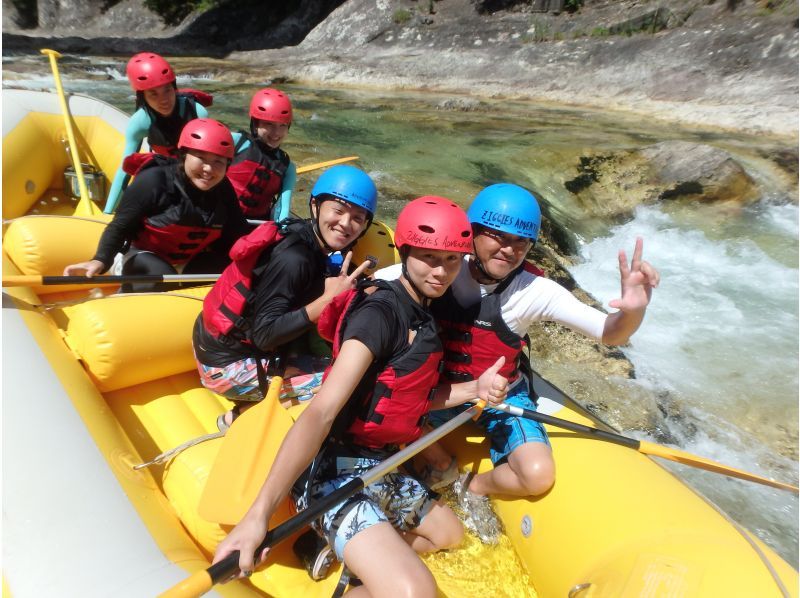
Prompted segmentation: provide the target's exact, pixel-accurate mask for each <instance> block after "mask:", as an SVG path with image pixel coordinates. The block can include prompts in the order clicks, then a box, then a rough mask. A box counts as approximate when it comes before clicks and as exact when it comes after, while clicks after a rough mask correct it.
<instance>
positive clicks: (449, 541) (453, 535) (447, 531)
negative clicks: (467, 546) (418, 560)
mask: <svg viewBox="0 0 800 598" xmlns="http://www.w3.org/2000/svg"><path fill="white" fill-rule="evenodd" d="M463 539H464V525H463V524H462V523H461V520H459V518H458V517H456V515H455V513H452V512H451V517H448V518H447V520H446V522H443V524H442V525H441V526H439V529H438V530H437V533H436V539H435V540H434V542H433V544H434V546H435V550H445V549H446V548H454V547H456V546H458V545H459V544H461V541H462V540H463Z"/></svg>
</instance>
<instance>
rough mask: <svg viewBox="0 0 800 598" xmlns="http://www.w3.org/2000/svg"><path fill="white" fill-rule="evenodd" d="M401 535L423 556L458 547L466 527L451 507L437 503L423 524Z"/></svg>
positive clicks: (423, 520)
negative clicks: (423, 554) (427, 553)
mask: <svg viewBox="0 0 800 598" xmlns="http://www.w3.org/2000/svg"><path fill="white" fill-rule="evenodd" d="M400 535H401V536H402V537H403V539H404V540H405V541H406V542H407V543H408V545H409V546H411V548H413V549H414V551H415V552H417V553H418V554H422V553H426V552H436V551H437V550H444V549H445V548H452V547H454V546H458V545H459V544H461V540H462V539H463V538H464V526H463V525H461V521H460V520H459V519H458V517H456V514H455V513H453V511H452V510H451V509H450V507H448V506H446V505H444V504H442V503H441V502H440V501H437V502H436V504H435V505H434V506H433V507H432V508H431V510H430V511H428V514H427V515H425V517H424V518H423V519H422V523H420V524H419V525H418V526H417V527H415V528H414V529H412V530H409V531H406V532H401V534H400Z"/></svg>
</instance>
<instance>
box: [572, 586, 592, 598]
mask: <svg viewBox="0 0 800 598" xmlns="http://www.w3.org/2000/svg"><path fill="white" fill-rule="evenodd" d="M591 587H592V584H591V583H588V582H587V583H578V584H575V585H574V586H572V589H571V590H570V591H569V594H567V596H568V597H569V598H575V597H576V596H578V595H579V594H580V593H582V592H583V591H584V590H588V589H589V588H591Z"/></svg>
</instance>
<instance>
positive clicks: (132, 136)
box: [103, 108, 151, 214]
mask: <svg viewBox="0 0 800 598" xmlns="http://www.w3.org/2000/svg"><path fill="white" fill-rule="evenodd" d="M150 122H151V121H150V116H149V115H148V114H147V112H145V111H144V110H142V109H141V108H140V109H139V110H137V111H136V112H134V113H133V116H131V118H130V120H129V121H128V127H127V128H126V129H125V147H124V148H123V150H122V159H123V160H124V159H125V158H126V157H128V156H130V155H131V154H135V153H136V152H138V151H139V149H140V148H141V147H142V141H143V140H144V138H145V137H147V132H148V131H149V130H150ZM130 178H131V177H130V175H129V174H128V173H126V172H125V171H124V170H122V164H121V163H120V165H119V168H118V169H117V173H116V174H115V175H114V182H113V183H112V184H111V189H110V190H109V192H108V197H107V198H106V207H105V209H104V210H103V212H105V213H106V214H113V213H114V210H116V209H117V204H118V203H119V199H120V197H121V196H122V191H123V190H124V189H125V187H127V186H128V181H129V180H130Z"/></svg>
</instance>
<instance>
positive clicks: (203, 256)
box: [179, 251, 231, 289]
mask: <svg viewBox="0 0 800 598" xmlns="http://www.w3.org/2000/svg"><path fill="white" fill-rule="evenodd" d="M230 263H231V260H230V258H229V257H228V256H227V255H224V254H220V253H217V252H215V251H203V252H201V253H198V254H197V255H196V256H194V257H193V258H192V259H191V260H189V262H188V263H187V264H186V265H185V266H184V267H183V273H184V274H220V273H221V272H222V271H223V270H224V269H225V268H226V266H227V265H228V264H230ZM207 284H210V283H209V282H202V281H201V282H182V283H180V285H179V286H180V288H183V289H186V288H189V287H197V286H203V285H207Z"/></svg>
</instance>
